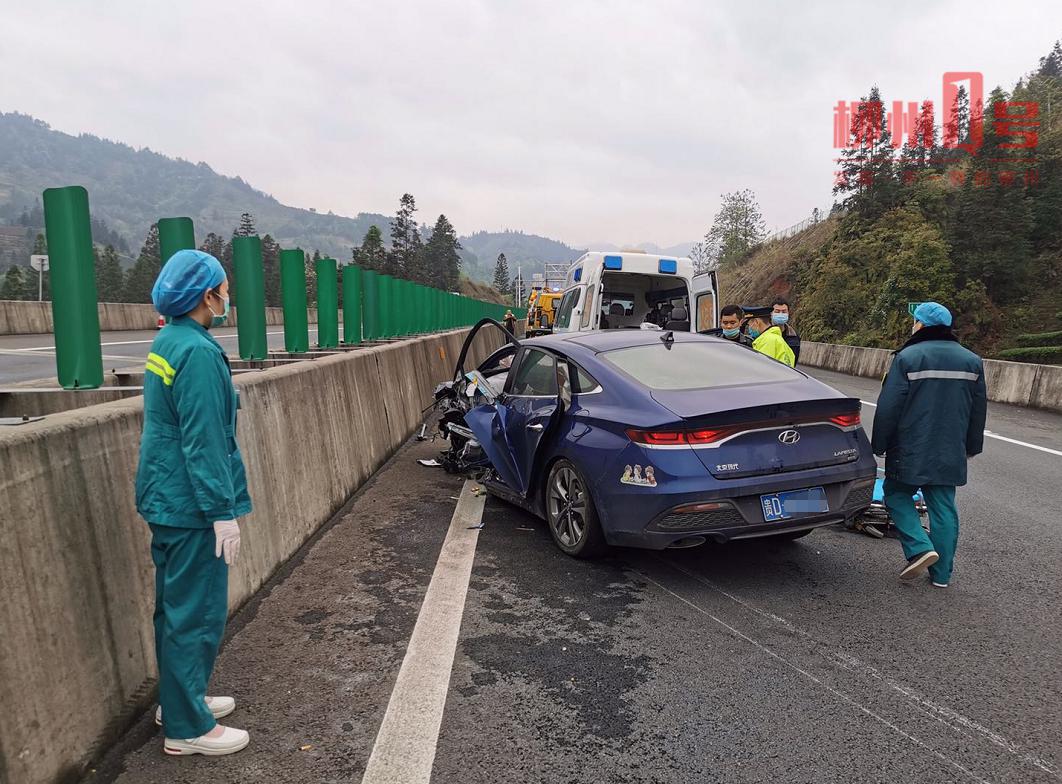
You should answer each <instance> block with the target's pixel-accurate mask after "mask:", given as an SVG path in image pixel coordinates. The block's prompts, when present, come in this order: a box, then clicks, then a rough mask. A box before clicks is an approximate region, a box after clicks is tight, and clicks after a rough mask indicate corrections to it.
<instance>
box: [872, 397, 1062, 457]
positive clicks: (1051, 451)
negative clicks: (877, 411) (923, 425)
mask: <svg viewBox="0 0 1062 784" xmlns="http://www.w3.org/2000/svg"><path fill="white" fill-rule="evenodd" d="M859 402H860V403H862V404H863V405H864V406H870V407H871V408H877V407H878V404H877V403H871V402H870V401H869V400H860V401H859ZM985 435H986V436H987V437H988V438H994V439H996V440H997V441H1006V442H1007V443H1008V444H1017V445H1018V446H1024V447H1026V448H1027V449H1035V450H1037V451H1039V452H1047V454H1049V455H1058V456H1059V457H1062V451H1060V450H1058V449H1051V448H1050V447H1046V446H1039V445H1038V444H1030V443H1029V442H1028V441H1019V440H1018V439H1016V438H1007V437H1006V436H1001V435H999V434H997V433H993V432H992V431H991V430H986V431H985Z"/></svg>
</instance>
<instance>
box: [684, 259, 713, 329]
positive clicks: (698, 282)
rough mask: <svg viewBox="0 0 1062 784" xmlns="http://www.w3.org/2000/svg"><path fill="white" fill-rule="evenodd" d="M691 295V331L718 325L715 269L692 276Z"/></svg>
mask: <svg viewBox="0 0 1062 784" xmlns="http://www.w3.org/2000/svg"><path fill="white" fill-rule="evenodd" d="M691 295H692V297H693V301H692V302H691V303H690V304H691V306H692V308H691V310H692V311H693V314H692V316H693V319H694V321H693V331H694V332H707V331H708V330H710V329H715V328H716V327H717V326H718V325H719V287H718V283H717V281H716V277H715V270H712V271H711V272H705V273H703V274H701V275H695V276H694V278H693V281H692V287H691Z"/></svg>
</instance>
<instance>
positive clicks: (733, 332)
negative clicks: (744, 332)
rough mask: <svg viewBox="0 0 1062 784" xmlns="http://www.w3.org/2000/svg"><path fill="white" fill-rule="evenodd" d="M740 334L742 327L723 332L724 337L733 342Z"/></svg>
mask: <svg viewBox="0 0 1062 784" xmlns="http://www.w3.org/2000/svg"><path fill="white" fill-rule="evenodd" d="M740 334H741V327H734V328H733V329H724V330H723V337H727V338H730V339H731V340H733V339H734V338H736V337H737V336H738V335H740Z"/></svg>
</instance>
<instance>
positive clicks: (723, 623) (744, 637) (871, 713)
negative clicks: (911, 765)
mask: <svg viewBox="0 0 1062 784" xmlns="http://www.w3.org/2000/svg"><path fill="white" fill-rule="evenodd" d="M634 571H635V573H636V574H638V575H639V576H640V577H642V578H643V579H645V580H646V581H647V582H650V583H652V584H653V585H655V586H656V587H657V588H659V589H660V590H662V591H663V592H664V593H666V594H668V595H669V596H672V597H674V598H675V599H678V600H679V601H680V602H682V603H683V604H685V605H686V606H687V607H690V608H691V609H692V610H694V611H695V612H698V613H700V614H701V615H704V616H705V617H707V618H709V619H711V620H712V621H715V623H717V624H719V625H720V626H722V627H723V628H724V629H726V630H727V631H728V632H730V633H731V634H733V635H734V636H735V637H737V638H739V639H741V640H744V641H745V642H747V643H748V644H749V645H751V646H753V647H754V648H756V649H757V650H758V651H760V652H761V653H763V654H766V655H767V656H770V657H771V658H772V659H774V660H775V661H777V662H778V663H779V664H781V665H782V666H784V667H788V668H789V669H791V670H793V671H794V672H796V673H798V674H799V675H801V676H803V677H804V678H807V679H808V680H809V681H811V682H812V683H814V684H815V685H816V686H820V687H821V688H822V689H824V690H825V691H827V692H829V693H830V694H832V695H833V696H834V697H836V698H837V699H839V700H841V701H843V702H846V703H848V704H849V705H851V706H852V707H854V708H856V709H858V710H859V711H861V712H862V713H865V714H866V715H867V716H870V717H871V718H872V719H874V720H875V721H878V722H880V723H881V724H884V725H885V726H886V727H888V728H889V729H891V730H892V731H893V732H895V733H896V734H898V735H900V736H901V737H903V738H906V739H907V740H909V741H910V742H911V743H913V744H914V745H916V746H918V747H919V748H921V749H924V750H925V751H928V752H929V753H930V754H932V755H933V756H935V757H937V758H938V759H940V760H941V761H943V762H946V763H947V764H948V765H951V766H952V767H953V768H955V769H956V770H958V771H960V772H961V773H963V774H964V775H966V776H969V777H970V778H971V779H973V780H974V781H977V782H980V784H990V782H989V781H987V780H986V779H983V778H981V777H980V776H979V775H977V774H976V773H974V772H973V771H971V770H968V769H967V768H964V767H963V766H962V765H960V764H959V763H958V762H956V761H955V760H953V759H951V758H950V757H947V756H945V755H944V754H943V753H941V752H940V751H937V750H936V749H935V748H933V747H932V746H930V745H928V744H926V743H925V742H923V741H921V740H919V739H918V738H916V737H915V736H914V735H911V734H910V733H908V732H905V731H904V730H902V729H901V728H900V727H898V726H896V725H895V724H893V723H892V722H891V721H889V720H888V719H886V718H885V717H884V716H881V715H880V714H878V713H875V712H874V711H872V710H871V709H870V708H868V707H866V706H865V705H863V704H861V703H859V702H857V701H856V700H855V699H853V698H852V697H849V696H848V695H847V694H845V693H844V692H842V691H839V690H838V689H835V688H834V687H833V686H830V684H828V683H825V682H823V681H822V680H821V679H819V678H816V677H815V676H814V675H812V674H811V673H810V672H808V671H807V670H804V669H801V668H800V667H798V666H796V665H795V664H793V663H792V662H791V661H789V660H788V659H784V658H783V657H781V656H780V655H778V654H777V653H775V652H774V651H772V650H771V649H770V648H768V647H767V646H766V645H764V644H763V643H761V642H759V641H757V640H754V639H753V638H752V637H749V636H748V635H747V634H745V633H743V632H741V631H739V630H737V629H735V628H734V627H733V626H731V625H730V624H728V623H727V622H726V621H724V620H722V619H721V618H717V617H716V616H714V615H712V614H711V613H710V612H708V611H707V610H706V609H704V608H703V607H701V606H699V605H697V604H694V603H693V602H691V601H690V600H689V599H687V598H685V597H683V596H680V595H679V594H677V593H675V592H674V591H672V590H671V589H670V588H668V587H667V586H665V585H664V584H662V583H659V582H657V581H656V580H654V579H653V578H652V577H649V576H648V575H647V574H645V572H640V571H637V570H634Z"/></svg>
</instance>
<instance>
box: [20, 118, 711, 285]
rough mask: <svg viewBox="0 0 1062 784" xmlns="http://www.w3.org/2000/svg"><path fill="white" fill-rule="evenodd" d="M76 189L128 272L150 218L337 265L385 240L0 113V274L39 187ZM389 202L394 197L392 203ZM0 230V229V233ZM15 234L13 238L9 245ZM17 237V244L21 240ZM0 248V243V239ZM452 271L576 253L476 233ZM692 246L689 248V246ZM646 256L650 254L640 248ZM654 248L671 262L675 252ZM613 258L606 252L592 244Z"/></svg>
mask: <svg viewBox="0 0 1062 784" xmlns="http://www.w3.org/2000/svg"><path fill="white" fill-rule="evenodd" d="M75 184H76V185H84V186H85V187H86V188H87V189H88V192H89V205H90V207H91V210H92V214H93V217H94V218H95V219H96V220H97V225H98V227H99V228H97V229H94V231H96V234H97V235H98V236H95V239H96V241H97V242H101V243H103V242H113V243H114V244H115V245H116V246H120V245H121V244H122V243H121V242H120V241H119V240H124V241H125V243H124V244H125V245H126V246H127V248H128V249H127V250H126V249H125V248H121V247H120V248H119V249H120V250H122V251H123V252H122V256H123V259H124V260H125V261H126V262H127V263H128V262H129V261H131V257H135V256H136V254H137V252H138V251H139V249H140V246H141V244H142V243H143V241H144V237H145V236H146V235H147V232H148V228H149V227H150V226H151V224H152V223H154V222H155V221H156V220H157V219H159V218H162V217H169V216H180V215H187V216H189V217H191V218H192V220H193V221H194V222H195V233H196V239H197V240H198V241H200V242H202V240H203V238H204V237H205V236H206V235H207V233H209V232H215V233H217V234H219V235H221V236H222V237H226V238H227V237H229V236H230V235H231V234H232V232H233V230H234V229H235V228H236V227H237V226H238V225H239V222H240V215H241V213H244V212H249V213H251V214H252V215H253V216H254V218H255V223H256V226H257V228H258V232H259V234H262V235H263V236H264V235H265V234H271V235H272V236H273V238H274V239H275V240H276V241H277V242H279V243H280V244H281V245H282V246H284V247H301V248H303V249H305V250H309V251H312V250H314V249H317V250H320V251H321V253H322V254H324V255H330V256H334V257H335V258H337V259H339V260H340V261H348V260H349V259H350V253H351V248H352V247H354V246H355V245H360V244H361V241H362V238H363V237H364V236H365V232H366V231H368V230H369V227H370V226H373V225H376V226H379V227H380V230H381V231H382V232H383V234H384V238H385V241H386V240H387V238H389V235H390V227H391V218H390V217H389V216H387V215H381V214H377V213H359V214H358V215H357V217H354V218H348V217H345V216H342V215H335V214H333V213H331V212H330V213H327V214H322V213H318V212H316V211H314V210H312V209H300V208H298V207H289V206H287V205H285V204H281V203H280V202H279V201H277V200H276V199H275V198H273V197H272V196H270V195H269V194H267V193H263V192H262V191H259V190H257V189H255V188H254V187H252V186H251V185H250V184H248V183H247V182H245V181H244V180H243V179H241V178H240V177H228V176H225V175H222V174H218V173H217V172H215V171H214V170H213V169H212V168H210V166H208V165H207V164H205V163H190V162H188V161H184V160H181V159H174V158H168V157H166V156H165V155H162V154H160V153H157V152H153V151H152V150H150V149H147V148H144V149H140V150H137V149H134V148H133V147H130V146H129V145H127V144H121V143H119V142H112V141H108V140H106V139H101V138H99V137H97V136H93V135H91V134H81V135H79V136H71V135H70V134H66V133H62V132H60V131H56V130H53V129H52V128H51V127H49V125H48V124H47V123H45V122H43V121H41V120H37V119H34V118H33V117H29V116H27V115H24V114H18V113H3V112H0V229H3V230H4V231H9V232H10V233H11V234H12V237H11V238H10V242H8V243H7V244H8V245H10V248H8V249H7V250H5V247H7V246H5V245H4V243H3V242H0V268H2V267H5V266H7V265H8V264H10V263H21V264H26V263H28V258H24V257H25V256H26V254H27V251H25V248H26V247H29V246H30V245H32V242H33V237H34V236H35V232H36V231H37V230H38V228H39V227H40V226H41V221H40V219H39V215H40V207H39V204H40V198H41V193H42V192H43V191H44V189H45V188H51V187H55V186H60V185H75ZM398 195H399V194H397V193H396V194H395V196H396V199H397V197H398ZM5 227H7V228H5ZM15 235H17V236H15ZM23 235H25V236H23ZM0 240H3V237H0ZM460 242H461V245H462V247H463V250H462V252H461V259H462V272H463V273H464V274H465V275H467V276H468V277H469V278H471V279H473V280H480V281H488V282H489V281H491V280H492V279H493V276H494V265H495V262H496V260H497V258H498V254H499V253H504V254H505V256H506V258H507V259H508V261H509V269H510V270H511V271H512V272H513V274H516V271H517V269H518V268H522V271H523V274H524V276H525V277H527V278H529V277H530V276H531V275H532V274H534V273H535V272H541V271H542V269H543V264H544V263H546V262H565V263H567V262H570V261H573V260H575V259H576V258H578V257H579V255H580V254H581V253H582V252H583V251H582V250H579V249H577V248H572V247H570V246H569V245H566V244H565V243H563V242H560V241H558V240H553V239H550V238H548V237H540V236H537V235H535V234H525V233H523V232H522V231H513V230H509V229H506V230H504V231H497V232H488V231H479V232H475V233H473V234H469V235H466V236H463V237H461V238H460ZM690 244H692V243H690ZM643 247H644V248H645V249H646V250H651V251H653V252H656V251H657V247H656V246H655V245H651V244H646V245H644V246H643ZM687 247H688V246H678V248H668V249H664V250H665V251H666V252H667V253H670V254H674V255H681V254H680V250H679V249H681V248H687ZM594 248H595V249H603V250H613V249H617V248H616V246H614V245H607V244H600V245H595V246H594Z"/></svg>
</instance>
